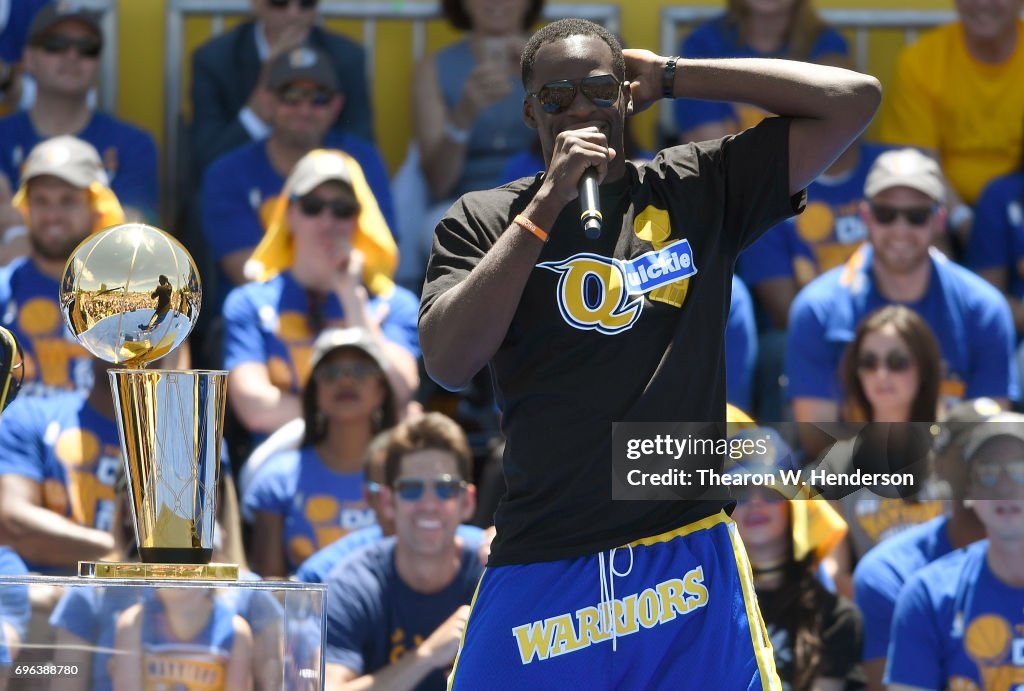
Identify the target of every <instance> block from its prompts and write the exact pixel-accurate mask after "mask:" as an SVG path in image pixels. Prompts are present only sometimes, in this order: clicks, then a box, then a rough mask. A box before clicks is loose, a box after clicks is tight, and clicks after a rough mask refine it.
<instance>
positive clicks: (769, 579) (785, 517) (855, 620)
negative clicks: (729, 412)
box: [726, 427, 862, 691]
mask: <svg viewBox="0 0 1024 691" xmlns="http://www.w3.org/2000/svg"><path fill="white" fill-rule="evenodd" d="M735 439H749V440H753V441H755V442H756V441H758V440H761V441H763V442H765V446H764V448H765V450H766V451H767V453H765V454H758V453H754V454H748V455H747V456H746V457H744V458H743V459H741V460H739V462H738V463H737V464H736V465H735V466H733V467H732V468H727V469H726V472H727V473H729V474H732V475H745V474H758V475H761V476H762V477H763V476H765V475H773V476H775V477H776V478H781V477H783V476H782V475H781V471H786V470H795V469H796V468H797V467H798V465H797V464H796V463H795V461H794V458H793V454H792V452H791V451H790V449H789V447H788V446H787V445H786V443H785V442H784V441H782V435H780V434H779V432H778V431H776V430H773V429H769V428H765V427H760V428H754V429H746V430H743V431H741V432H740V433H739V434H738V435H737V436H736V437H735ZM732 492H733V495H734V496H735V497H736V499H737V504H736V509H735V510H734V511H733V514H732V517H733V520H735V521H736V527H737V528H738V529H739V533H740V537H741V538H742V539H743V545H744V547H745V548H746V552H747V557H748V559H749V560H750V567H751V571H752V572H753V575H754V589H755V591H756V592H757V601H758V605H759V607H760V608H761V614H762V616H763V617H764V623H765V628H766V629H767V631H768V637H769V638H770V639H771V643H772V649H773V651H774V654H775V665H776V668H777V669H778V672H779V679H780V680H781V681H782V684H783V688H784V689H787V691H809V690H811V689H813V691H840V690H841V689H845V688H847V680H851V681H852V680H854V679H855V678H856V677H857V676H858V674H859V669H858V663H859V662H860V650H861V635H862V625H861V617H860V613H859V612H858V611H857V608H856V607H855V606H854V605H853V603H851V602H850V601H849V600H847V599H846V598H844V597H841V596H838V595H836V594H835V593H833V592H830V591H829V590H828V589H827V588H826V587H825V586H824V585H823V584H822V582H821V581H820V580H819V578H818V574H819V570H818V566H819V564H820V563H821V561H822V559H823V558H824V557H825V556H826V555H827V554H829V552H831V551H832V549H833V548H834V547H835V546H836V545H838V544H839V543H840V542H841V541H842V539H843V536H844V535H845V533H846V524H845V523H844V521H843V519H842V517H840V516H839V514H838V513H836V511H835V510H834V509H833V508H832V507H831V506H830V505H829V504H828V502H825V501H822V500H817V499H809V498H807V495H806V494H804V493H802V491H801V489H800V488H799V487H798V486H795V485H794V486H787V485H785V484H784V483H780V484H777V485H775V486H773V487H770V486H767V485H766V486H747V485H740V486H737V487H732Z"/></svg>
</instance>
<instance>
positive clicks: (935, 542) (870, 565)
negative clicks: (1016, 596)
mask: <svg viewBox="0 0 1024 691" xmlns="http://www.w3.org/2000/svg"><path fill="white" fill-rule="evenodd" d="M998 412H999V406H998V405H996V403H995V401H993V400H991V399H988V398H979V399H976V400H973V401H964V402H963V403H961V404H959V405H958V406H957V407H956V408H954V409H953V410H951V411H950V413H949V415H948V416H947V417H946V419H945V420H944V421H943V422H942V427H941V430H940V432H939V434H938V436H937V437H936V438H935V443H934V448H935V453H936V456H935V473H936V476H937V477H938V478H939V479H940V480H943V481H945V482H946V483H947V484H948V485H949V489H950V492H951V493H952V495H953V501H952V509H951V511H950V513H949V514H948V515H943V516H939V517H938V518H935V519H933V520H931V521H928V522H927V523H924V524H921V525H919V526H914V527H913V528H909V529H908V530H906V531H905V532H903V533H900V534H898V535H896V536H894V537H892V538H889V539H887V540H884V541H882V542H880V543H879V544H878V545H876V546H875V547H873V548H872V549H871V550H870V551H869V552H868V553H867V554H866V555H864V557H863V558H862V559H861V560H860V562H858V564H857V568H856V569H855V570H854V572H853V594H854V600H855V602H856V603H857V607H858V608H859V609H860V611H861V614H862V615H863V619H864V673H865V676H866V677H867V682H868V689H869V691H882V688H883V686H882V677H883V675H884V674H885V661H886V655H887V651H888V649H889V641H890V639H889V633H890V630H891V628H892V615H893V611H894V610H895V609H896V598H897V596H898V595H899V593H900V589H901V588H902V587H903V585H904V584H905V583H906V582H907V581H908V580H910V578H911V577H913V576H914V574H916V573H917V572H918V571H920V570H921V569H922V568H924V567H925V566H926V565H928V564H930V563H932V562H933V561H935V560H936V559H938V558H939V557H942V556H944V555H946V554H949V553H950V552H952V551H953V550H954V549H959V548H961V547H964V546H966V545H969V544H971V543H972V542H975V541H977V540H980V539H982V538H984V537H985V528H984V526H982V525H981V523H980V522H978V518H977V516H975V514H974V512H973V511H972V510H971V509H969V508H967V507H966V506H965V503H966V502H965V495H966V493H967V484H968V481H969V471H970V468H969V466H968V465H967V464H966V463H965V462H964V445H965V444H966V442H967V440H968V438H969V437H970V434H971V432H973V431H974V429H975V428H976V427H977V426H978V424H979V423H981V422H983V421H985V420H986V419H988V418H990V417H992V416H993V415H995V414H997V413H998Z"/></svg>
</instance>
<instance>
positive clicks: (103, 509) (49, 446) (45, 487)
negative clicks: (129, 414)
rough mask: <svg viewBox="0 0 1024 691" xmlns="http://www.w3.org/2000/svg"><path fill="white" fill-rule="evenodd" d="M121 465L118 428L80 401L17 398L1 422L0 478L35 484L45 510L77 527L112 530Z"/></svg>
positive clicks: (73, 398) (77, 397)
mask: <svg viewBox="0 0 1024 691" xmlns="http://www.w3.org/2000/svg"><path fill="white" fill-rule="evenodd" d="M121 459H122V456H121V442H120V438H119V436H118V431H117V425H116V423H115V422H114V420H113V419H111V418H107V417H104V416H103V415H101V414H100V413H98V412H97V411H96V410H95V409H94V408H93V407H92V406H90V405H89V403H88V402H87V401H86V399H85V397H84V396H81V395H78V394H65V395H63V396H59V397H56V398H50V399H41V398H17V399H15V401H14V403H12V404H11V405H10V407H8V408H7V410H5V411H4V414H3V416H2V417H0V474H2V473H14V474H17V475H21V476H24V477H27V478H29V479H30V480H34V481H36V482H38V483H39V484H40V485H41V486H42V501H43V507H44V508H47V509H49V510H50V511H53V512H55V513H57V514H60V515H61V516H65V517H67V518H70V519H71V520H73V521H74V522H75V523H78V524H80V525H84V526H88V527H90V528H96V529H98V530H110V529H111V522H112V520H113V513H114V505H115V501H116V495H115V493H114V481H115V479H116V477H117V474H118V470H119V469H120V468H121V466H122V460H121ZM29 567H30V568H31V569H32V570H33V571H47V570H53V569H51V568H50V567H43V566H40V565H35V564H29Z"/></svg>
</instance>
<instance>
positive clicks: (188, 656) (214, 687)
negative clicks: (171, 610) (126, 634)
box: [142, 589, 235, 691]
mask: <svg viewBox="0 0 1024 691" xmlns="http://www.w3.org/2000/svg"><path fill="white" fill-rule="evenodd" d="M179 592H180V591H179ZM189 594H190V595H192V596H194V597H210V598H211V599H212V609H211V612H210V617H209V620H208V621H207V623H206V626H205V627H204V628H203V629H202V630H201V631H200V632H199V633H198V634H196V635H195V637H194V638H191V639H189V640H183V639H181V638H179V637H178V636H177V635H176V634H175V633H174V631H173V629H172V628H171V625H170V622H169V621H168V620H167V614H166V608H165V606H164V603H163V602H162V601H161V599H160V597H159V596H158V595H157V594H156V591H152V592H151V593H148V594H147V596H146V598H145V600H144V601H143V609H142V612H143V614H142V680H143V682H142V683H143V689H144V691H163V690H164V689H174V690H175V691H224V690H225V689H226V687H225V685H224V684H225V677H226V675H227V664H228V659H229V658H230V657H231V648H232V647H233V646H234V642H235V627H234V617H235V610H234V608H233V607H232V606H231V605H229V604H228V603H226V602H224V601H223V600H221V599H220V598H217V597H215V596H213V595H211V594H209V593H208V592H206V591H203V590H201V589H195V590H192V591H191V592H190V593H189Z"/></svg>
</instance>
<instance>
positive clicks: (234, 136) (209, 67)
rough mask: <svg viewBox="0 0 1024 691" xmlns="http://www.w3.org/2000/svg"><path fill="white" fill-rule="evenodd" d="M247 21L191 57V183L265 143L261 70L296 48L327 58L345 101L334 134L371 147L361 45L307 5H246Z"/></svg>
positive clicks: (271, 1) (263, 1)
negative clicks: (227, 158) (245, 148)
mask: <svg viewBox="0 0 1024 691" xmlns="http://www.w3.org/2000/svg"><path fill="white" fill-rule="evenodd" d="M247 4H248V5H249V6H250V7H251V9H252V20H250V21H246V22H242V23H241V24H238V25H237V26H235V27H233V28H231V29H229V30H227V31H225V32H224V33H222V34H220V35H219V36H216V37H215V38H212V39H210V40H209V41H208V42H206V43H204V44H203V45H202V46H200V47H199V48H198V49H196V52H195V54H194V55H193V58H192V133H191V134H192V159H193V160H192V163H193V170H194V171H195V172H196V174H197V177H198V175H199V174H201V173H202V172H203V171H205V169H206V167H207V166H208V165H209V164H210V163H211V162H212V161H213V160H215V159H216V158H217V157H218V156H221V155H222V154H224V153H226V152H228V151H230V150H231V149H233V148H235V147H237V146H241V145H242V144H245V143H248V142H251V141H256V140H259V139H264V138H266V136H267V135H268V134H269V133H270V118H269V115H268V113H267V111H266V109H265V108H264V105H265V104H264V103H261V99H260V96H259V94H260V92H261V91H262V90H263V88H264V80H265V78H266V68H267V64H269V63H270V62H271V61H272V60H273V59H274V58H276V57H277V56H279V55H281V54H282V53H286V52H288V51H290V50H291V49H292V48H295V47H296V46H299V45H307V46H310V47H312V48H315V49H317V50H320V51H323V52H324V53H326V54H327V55H329V56H330V62H331V68H332V71H333V72H334V74H335V75H336V76H337V79H338V85H339V87H340V89H341V91H342V92H343V93H345V94H346V95H347V98H346V100H345V104H344V106H343V107H342V108H341V111H340V113H337V114H336V121H335V123H334V124H335V127H338V128H340V129H342V130H344V131H346V132H351V133H352V134H354V135H356V136H358V137H361V138H362V139H364V140H366V141H373V117H372V113H371V109H370V104H371V101H370V96H369V89H368V87H367V78H366V54H365V52H364V51H363V48H362V46H360V45H359V44H357V43H355V42H354V41H352V40H351V39H349V38H347V37H345V36H342V35H340V34H337V33H334V32H333V31H330V30H329V29H327V28H325V27H324V26H321V25H319V23H318V21H317V20H318V13H317V2H316V0H313V1H312V2H311V1H310V0H291V1H290V2H288V1H285V2H278V1H277V0H250V2H248V3H247Z"/></svg>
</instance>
